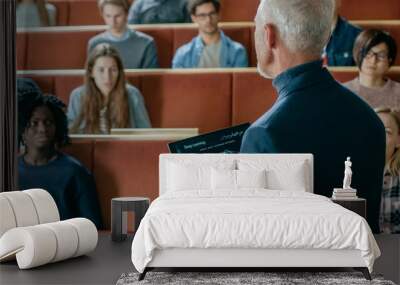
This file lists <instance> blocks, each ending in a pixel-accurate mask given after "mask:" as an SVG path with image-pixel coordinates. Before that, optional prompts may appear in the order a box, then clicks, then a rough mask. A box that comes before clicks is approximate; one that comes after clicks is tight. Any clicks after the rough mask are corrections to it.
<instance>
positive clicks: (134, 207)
mask: <svg viewBox="0 0 400 285" xmlns="http://www.w3.org/2000/svg"><path fill="white" fill-rule="evenodd" d="M149 204H150V199H149V198H146V197H119V198H112V199H111V239H112V240H113V241H123V240H125V239H126V236H127V232H128V225H127V222H128V212H131V211H132V212H134V213H135V231H136V230H137V229H138V227H139V224H140V221H141V220H142V218H143V217H144V214H146V211H147V209H148V208H149Z"/></svg>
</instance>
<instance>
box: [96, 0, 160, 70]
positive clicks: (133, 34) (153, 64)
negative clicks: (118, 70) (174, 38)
mask: <svg viewBox="0 0 400 285" xmlns="http://www.w3.org/2000/svg"><path fill="white" fill-rule="evenodd" d="M98 6H99V9H100V13H101V15H102V17H103V19H104V22H105V23H106V25H107V26H108V29H107V30H106V31H105V32H103V33H101V34H98V35H96V36H94V37H93V38H91V39H90V40H89V42H88V54H89V53H90V52H91V51H92V50H93V49H94V47H95V46H96V45H98V44H100V43H109V44H111V45H113V46H114V47H115V48H116V49H117V51H118V52H119V54H120V55H121V58H122V61H123V63H124V66H125V68H128V69H133V68H157V67H158V59H157V49H156V44H155V42H154V39H153V38H152V37H150V36H149V35H146V34H144V33H141V32H138V31H134V30H132V29H129V27H128V25H127V18H128V9H129V5H128V2H127V1H126V0H99V2H98Z"/></svg>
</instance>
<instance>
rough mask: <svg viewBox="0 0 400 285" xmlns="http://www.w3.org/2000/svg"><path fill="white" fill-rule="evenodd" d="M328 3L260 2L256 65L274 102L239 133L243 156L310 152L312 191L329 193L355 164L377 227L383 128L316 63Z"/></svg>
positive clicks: (330, 8)
mask: <svg viewBox="0 0 400 285" xmlns="http://www.w3.org/2000/svg"><path fill="white" fill-rule="evenodd" d="M333 12H334V2H333V0H319V1H315V0H263V1H261V3H260V6H259V8H258V12H257V16H256V19H255V21H256V31H255V46H256V53H257V61H258V70H259V72H260V74H261V75H262V76H264V77H268V78H274V80H273V85H274V87H275V88H276V90H277V92H278V99H277V101H276V102H275V104H274V106H273V107H272V108H271V109H270V110H269V111H268V112H266V113H265V114H264V115H263V116H261V117H260V118H259V119H258V120H257V121H256V122H255V123H254V124H253V125H251V126H250V128H249V129H248V130H247V131H246V133H245V134H244V136H243V142H242V148H241V152H244V153H312V154H313V155H314V177H315V179H314V180H315V181H314V192H315V193H316V194H321V195H325V196H330V195H331V193H332V189H333V188H334V187H337V186H340V185H341V183H342V179H343V172H342V170H343V167H342V163H343V159H345V158H346V157H347V156H351V158H352V161H353V172H354V176H353V186H354V188H356V189H357V190H358V194H359V196H361V197H362V198H366V199H367V205H368V209H367V219H368V222H369V224H370V226H371V228H372V230H373V231H374V232H378V231H379V223H378V218H379V205H380V195H381V194H380V191H381V189H382V173H383V167H384V163H385V130H384V128H383V125H382V123H381V122H380V121H379V118H378V117H377V116H376V114H375V113H374V111H373V110H372V109H371V108H370V107H369V106H368V105H367V104H366V103H365V102H364V101H363V100H361V99H360V98H359V97H358V96H357V95H355V94H354V93H352V92H351V91H349V90H348V89H346V88H344V87H342V86H341V85H340V84H339V83H338V82H336V81H335V80H334V78H333V77H332V76H331V74H330V73H329V71H328V70H327V69H325V68H324V67H323V66H322V61H321V60H320V58H321V53H322V50H323V48H324V46H325V45H326V42H327V41H328V38H329V35H330V31H331V22H332V17H333Z"/></svg>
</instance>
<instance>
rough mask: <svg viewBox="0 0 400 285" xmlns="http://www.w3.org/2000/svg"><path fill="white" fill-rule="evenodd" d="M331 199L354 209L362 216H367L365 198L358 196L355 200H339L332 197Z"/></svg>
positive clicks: (351, 209)
mask: <svg viewBox="0 0 400 285" xmlns="http://www.w3.org/2000/svg"><path fill="white" fill-rule="evenodd" d="M331 200H332V201H333V202H334V203H336V204H339V205H340V206H342V207H344V208H346V209H349V210H350V211H353V212H354V213H357V214H359V215H360V216H361V217H363V218H364V219H366V217H367V200H365V199H363V198H357V199H354V200H339V199H332V198H331Z"/></svg>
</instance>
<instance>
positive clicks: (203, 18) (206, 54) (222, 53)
mask: <svg viewBox="0 0 400 285" xmlns="http://www.w3.org/2000/svg"><path fill="white" fill-rule="evenodd" d="M188 9H189V11H190V14H191V17H192V21H193V22H194V23H196V24H197V26H198V28H199V35H198V36H197V37H195V38H194V39H193V40H192V41H191V42H189V43H187V44H185V45H183V46H182V47H180V48H179V49H178V50H177V51H176V53H175V56H174V59H173V61H172V68H196V67H200V68H201V67H206V68H208V67H247V66H248V60H247V53H246V49H245V48H244V47H243V46H242V45H241V44H240V43H237V42H235V41H233V40H231V39H230V38H229V37H227V36H225V34H224V33H223V32H222V31H221V30H220V29H219V28H218V20H219V9H220V4H219V1H218V0H190V1H189V2H188Z"/></svg>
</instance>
